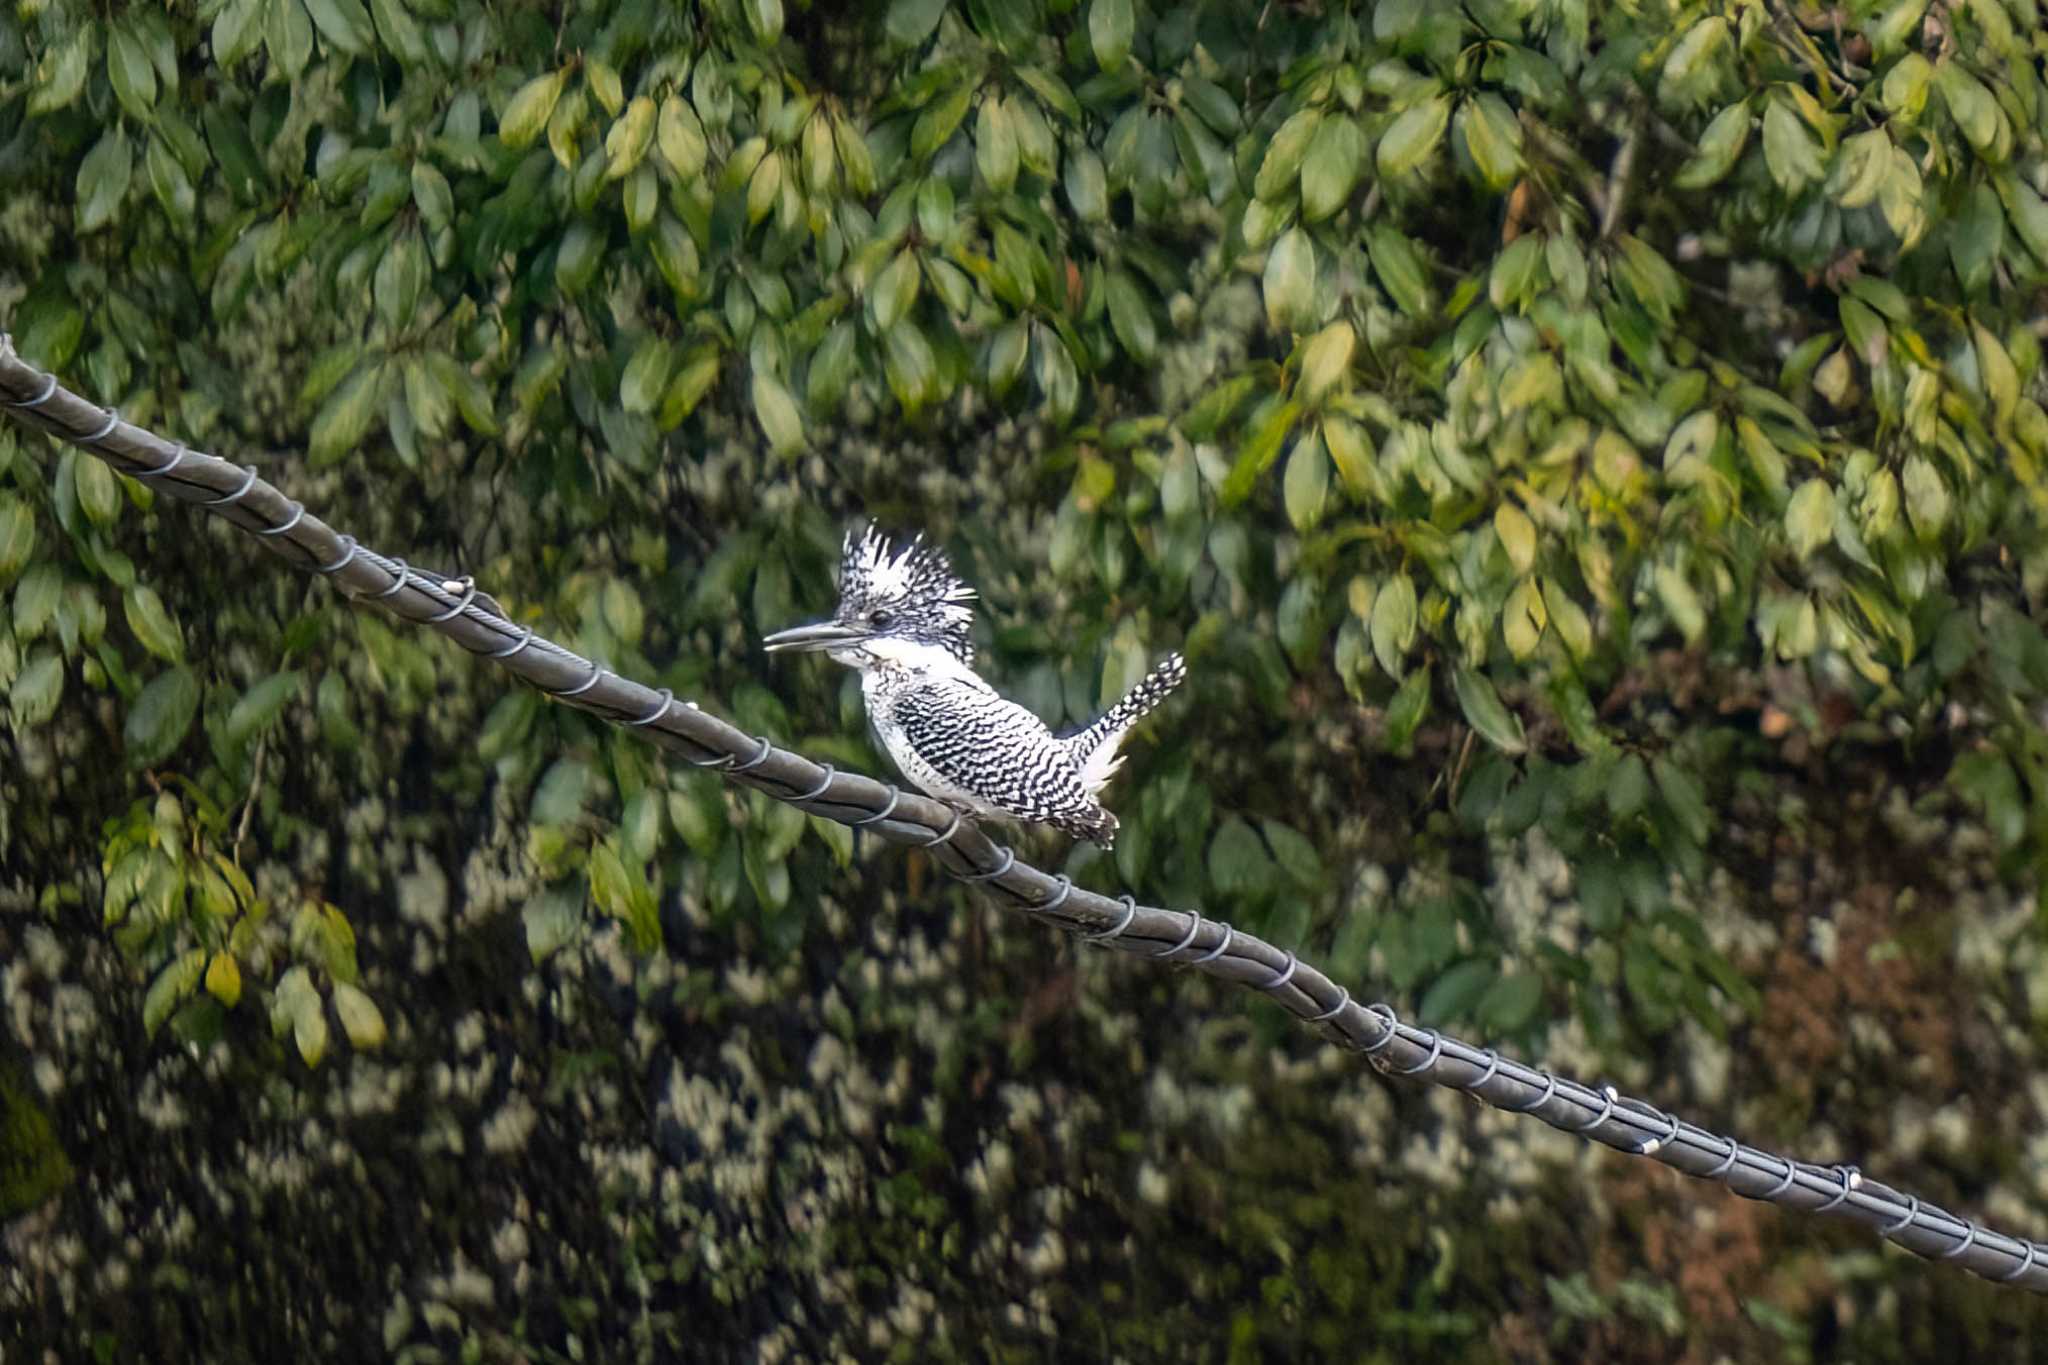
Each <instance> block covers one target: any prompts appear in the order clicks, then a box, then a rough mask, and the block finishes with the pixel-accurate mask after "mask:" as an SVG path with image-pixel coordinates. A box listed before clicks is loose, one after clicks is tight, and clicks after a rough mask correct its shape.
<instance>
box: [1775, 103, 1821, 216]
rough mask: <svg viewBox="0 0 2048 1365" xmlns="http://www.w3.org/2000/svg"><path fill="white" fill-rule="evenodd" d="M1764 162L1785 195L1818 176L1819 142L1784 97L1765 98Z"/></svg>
mask: <svg viewBox="0 0 2048 1365" xmlns="http://www.w3.org/2000/svg"><path fill="white" fill-rule="evenodd" d="M1764 164H1765V165H1766V166H1768V167H1769V168H1770V171H1771V178H1772V179H1773V180H1775V181H1777V182H1778V187H1779V188H1780V189H1782V190H1783V191H1784V192H1785V193H1786V194H1797V193H1799V191H1800V190H1802V189H1804V188H1805V187H1806V186H1807V185H1810V184H1812V183H1813V182H1814V181H1816V180H1818V179H1820V177H1821V161H1820V144H1819V143H1818V142H1816V141H1815V140H1814V136H1813V132H1812V130H1811V129H1809V128H1808V127H1807V126H1806V121H1805V120H1804V119H1802V118H1800V117H1799V114H1798V112H1797V111H1796V110H1794V109H1793V108H1792V105H1791V103H1790V101H1788V100H1784V99H1770V100H1767V101H1765V104H1764Z"/></svg>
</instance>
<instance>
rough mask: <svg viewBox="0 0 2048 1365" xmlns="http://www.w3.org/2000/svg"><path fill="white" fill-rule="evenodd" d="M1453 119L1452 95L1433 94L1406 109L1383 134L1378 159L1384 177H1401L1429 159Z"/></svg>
mask: <svg viewBox="0 0 2048 1365" xmlns="http://www.w3.org/2000/svg"><path fill="white" fill-rule="evenodd" d="M1450 122H1451V99H1450V96H1448V95H1433V96H1431V97H1430V98H1428V99H1426V100H1424V101H1422V103H1420V104H1417V105H1414V106H1412V107H1411V108H1409V109H1407V110H1405V111H1404V112H1403V113H1402V114H1401V116H1400V117H1399V118H1396V119H1395V120H1394V122H1393V124H1392V125H1391V126H1390V127H1388V129H1387V131H1386V132H1385V133H1383V134H1381V135H1380V145H1379V151H1378V153H1377V159H1378V163H1379V170H1380V176H1381V178H1382V179H1385V180H1393V179H1397V178H1399V177H1401V176H1403V175H1406V174H1408V172H1410V171H1412V170H1414V169H1416V168H1417V167H1418V166H1420V165H1421V164H1422V163H1423V162H1424V161H1426V160H1428V159H1429V156H1430V154H1431V153H1432V152H1434V151H1436V145H1437V143H1439V142H1441V141H1442V140H1443V136H1444V130H1445V129H1446V128H1447V127H1449V126H1450Z"/></svg>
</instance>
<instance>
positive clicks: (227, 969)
mask: <svg viewBox="0 0 2048 1365" xmlns="http://www.w3.org/2000/svg"><path fill="white" fill-rule="evenodd" d="M206 993H207V994H208V995H211V996H212V997H213V998H214V999H216V1000H218V1001H220V1002H221V1004H223V1005H226V1006H227V1007H228V1008H229V1009H233V1008H234V1007H235V1005H236V1004H237V1003H238V1002H240V1000H241V998H242V968H241V964H239V963H238V962H236V961H235V955H234V954H233V953H230V952H226V951H216V952H215V953H214V955H213V959H212V960H211V961H210V962H208V963H207V964H206Z"/></svg>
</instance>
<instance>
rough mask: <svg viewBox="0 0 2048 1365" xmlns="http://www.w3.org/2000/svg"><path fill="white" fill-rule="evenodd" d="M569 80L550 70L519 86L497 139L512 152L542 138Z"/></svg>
mask: <svg viewBox="0 0 2048 1365" xmlns="http://www.w3.org/2000/svg"><path fill="white" fill-rule="evenodd" d="M568 79H569V73H568V72H567V71H550V72H547V73H546V74H545V75H540V76H535V77H534V78H533V79H532V80H530V81H528V82H527V83H526V84H525V85H522V86H520V87H519V91H518V93H517V94H515V95H513V96H512V98H511V100H510V101H508V102H507V103H506V105H505V112H504V113H503V114H502V115H500V116H499V119H498V137H499V140H501V141H502V142H503V143H504V144H505V145H506V146H507V147H511V148H514V149H517V148H522V147H527V146H530V145H531V144H532V143H533V140H534V139H535V138H537V137H539V136H540V135H541V130H542V129H544V128H546V127H547V126H548V119H549V118H551V117H553V115H554V112H555V102H556V101H557V100H559V99H561V98H562V87H563V85H564V84H566V83H567V81H568ZM670 99H671V102H672V103H673V102H676V101H675V97H673V96H671V97H670ZM692 117H693V121H694V116H692ZM662 151H663V152H664V154H666V153H667V151H668V144H667V143H666V142H664V143H663V144H662ZM678 173H680V171H679V172H678Z"/></svg>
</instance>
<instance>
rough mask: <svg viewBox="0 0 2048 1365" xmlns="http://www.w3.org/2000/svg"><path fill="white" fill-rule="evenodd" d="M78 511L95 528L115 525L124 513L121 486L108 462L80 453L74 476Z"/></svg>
mask: <svg viewBox="0 0 2048 1365" xmlns="http://www.w3.org/2000/svg"><path fill="white" fill-rule="evenodd" d="M73 479H74V480H75V487H76V491H77V495H78V510H79V511H81V512H83V513H85V519H86V520H87V521H89V522H91V523H92V524H93V525H95V526H111V525H112V524H113V522H114V518H115V517H116V516H118V515H119V514H120V511H121V486H120V484H119V483H117V482H115V479H114V471H113V470H111V469H109V468H108V467H107V463H106V461H104V460H99V459H94V458H92V457H91V456H88V455H84V454H82V453H81V454H80V455H79V457H78V461H77V465H76V470H75V473H74V474H73Z"/></svg>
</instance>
